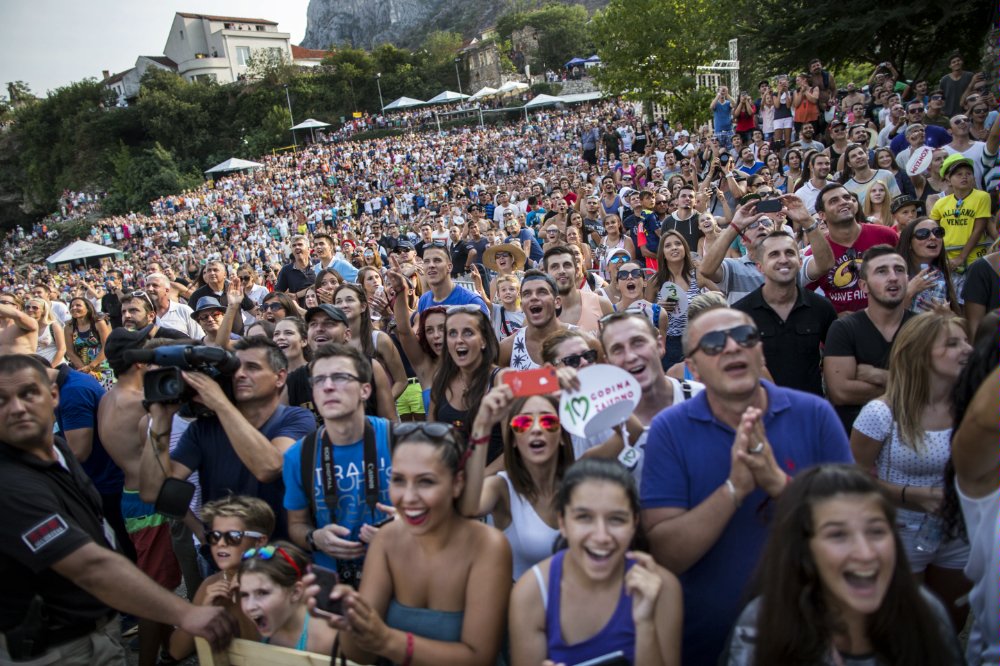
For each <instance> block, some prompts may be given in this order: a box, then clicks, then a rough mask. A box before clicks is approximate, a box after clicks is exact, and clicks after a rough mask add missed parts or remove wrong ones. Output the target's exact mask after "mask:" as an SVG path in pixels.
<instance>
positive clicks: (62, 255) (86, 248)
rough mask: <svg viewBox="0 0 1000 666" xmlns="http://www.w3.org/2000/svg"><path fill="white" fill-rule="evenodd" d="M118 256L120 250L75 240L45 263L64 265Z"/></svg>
mask: <svg viewBox="0 0 1000 666" xmlns="http://www.w3.org/2000/svg"><path fill="white" fill-rule="evenodd" d="M120 254H122V252H121V250H118V249H116V248H113V247H105V246H103V245H98V244H97V243H90V242H87V241H83V240H77V241H73V242H72V243H70V244H69V245H67V246H66V247H64V248H63V249H61V250H59V251H58V252H56V253H55V254H53V255H52V256H50V257H48V258H47V259H46V260H45V261H46V262H47V263H50V264H64V263H66V262H69V261H76V260H79V259H93V258H97V257H111V256H115V255H120Z"/></svg>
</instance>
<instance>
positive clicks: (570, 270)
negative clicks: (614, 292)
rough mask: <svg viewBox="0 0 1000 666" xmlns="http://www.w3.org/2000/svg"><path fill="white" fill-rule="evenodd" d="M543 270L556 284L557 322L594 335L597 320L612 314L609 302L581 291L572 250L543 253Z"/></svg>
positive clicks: (555, 249) (556, 248) (597, 325)
mask: <svg viewBox="0 0 1000 666" xmlns="http://www.w3.org/2000/svg"><path fill="white" fill-rule="evenodd" d="M542 266H543V267H544V269H545V272H546V273H548V274H549V275H550V276H552V278H553V279H554V280H555V282H556V286H557V288H558V290H559V301H560V305H561V306H562V312H561V313H560V314H559V320H560V321H561V322H563V323H564V324H572V325H573V326H576V327H578V328H580V329H581V330H582V331H583V332H584V333H594V334H596V333H597V332H598V330H599V329H600V323H599V322H600V319H601V317H603V316H604V315H607V314H611V313H612V312H614V310H615V309H614V306H613V305H611V301H609V300H608V299H606V298H604V297H603V296H598V295H597V294H595V293H593V292H591V291H583V290H581V289H580V282H579V281H578V279H577V275H578V272H577V271H578V269H579V267H578V264H577V259H576V255H575V254H574V253H573V250H571V249H570V248H568V247H566V246H564V245H558V246H556V247H552V248H549V249H548V250H546V251H545V256H544V257H543V259H542Z"/></svg>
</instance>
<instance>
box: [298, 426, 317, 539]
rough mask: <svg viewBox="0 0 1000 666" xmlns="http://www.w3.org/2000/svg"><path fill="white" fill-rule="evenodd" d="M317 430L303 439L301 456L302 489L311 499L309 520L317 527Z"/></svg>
mask: <svg viewBox="0 0 1000 666" xmlns="http://www.w3.org/2000/svg"><path fill="white" fill-rule="evenodd" d="M316 432H317V431H316V430H313V431H312V432H311V433H309V434H308V435H306V436H305V437H304V438H303V439H302V451H300V452H299V453H300V455H299V463H300V467H301V474H300V476H301V477H302V488H303V489H304V491H305V494H306V497H308V498H309V518H310V520H311V521H312V523H313V525H316V493H315V492H314V490H313V484H314V483H315V482H316V441H317V437H316Z"/></svg>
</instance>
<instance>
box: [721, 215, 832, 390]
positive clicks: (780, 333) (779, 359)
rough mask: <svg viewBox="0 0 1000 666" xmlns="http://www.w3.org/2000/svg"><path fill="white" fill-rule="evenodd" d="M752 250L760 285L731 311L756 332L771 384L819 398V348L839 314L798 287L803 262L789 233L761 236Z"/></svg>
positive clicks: (820, 383)
mask: <svg viewBox="0 0 1000 666" xmlns="http://www.w3.org/2000/svg"><path fill="white" fill-rule="evenodd" d="M755 252H756V254H757V256H756V260H757V267H758V268H759V269H760V272H761V273H763V274H764V284H763V285H761V286H760V287H759V288H758V289H756V290H754V291H752V292H750V293H749V294H747V295H746V296H744V297H743V298H741V299H740V300H738V301H737V302H736V303H734V304H733V307H734V308H735V309H737V310H742V311H743V312H746V313H747V314H748V315H750V317H751V318H752V319H753V321H754V323H755V324H756V325H757V328H758V329H759V330H760V336H761V340H762V341H763V343H764V359H765V360H766V361H767V369H768V370H769V371H770V373H771V376H772V377H774V382H775V383H776V384H778V385H779V386H784V387H786V388H793V389H797V390H799V391H807V392H809V393H815V394H816V395H818V396H822V395H823V378H822V370H821V366H820V361H821V356H820V351H819V348H820V345H822V344H823V343H824V342H825V341H826V332H827V331H828V330H829V329H830V325H831V324H832V323H833V322H834V321H836V319H837V312H836V311H835V310H834V309H833V306H832V305H830V301H828V300H826V299H825V298H823V297H822V296H817V295H816V294H815V293H813V292H811V291H808V290H806V289H803V288H802V287H800V286H799V285H798V281H797V279H796V278H797V276H798V274H799V270H800V269H801V268H802V259H801V257H800V256H799V248H798V245H797V244H796V243H795V239H793V238H792V237H791V236H789V235H788V234H787V233H785V232H783V231H777V232H773V233H771V234H770V235H768V236H765V237H764V238H763V239H762V240H761V242H760V244H759V245H757V246H756V247H755Z"/></svg>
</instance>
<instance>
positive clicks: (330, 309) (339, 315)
mask: <svg viewBox="0 0 1000 666" xmlns="http://www.w3.org/2000/svg"><path fill="white" fill-rule="evenodd" d="M319 313H323V314H325V315H326V316H327V317H329V318H330V319H332V320H334V321H339V322H341V323H342V324H344V325H345V326H350V325H351V324H350V322H348V321H347V315H346V314H344V311H343V310H341V309H340V308H338V307H337V306H335V305H330V304H329V303H320V304H319V305H317V306H316V307H314V308H309V309H308V310H306V323H307V324H308V323H309V320H310V319H312V318H313V317H315V316H316V315H317V314H319Z"/></svg>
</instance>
